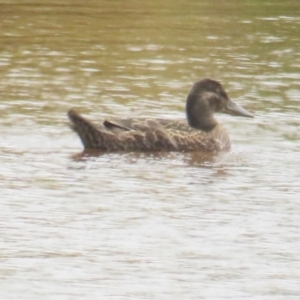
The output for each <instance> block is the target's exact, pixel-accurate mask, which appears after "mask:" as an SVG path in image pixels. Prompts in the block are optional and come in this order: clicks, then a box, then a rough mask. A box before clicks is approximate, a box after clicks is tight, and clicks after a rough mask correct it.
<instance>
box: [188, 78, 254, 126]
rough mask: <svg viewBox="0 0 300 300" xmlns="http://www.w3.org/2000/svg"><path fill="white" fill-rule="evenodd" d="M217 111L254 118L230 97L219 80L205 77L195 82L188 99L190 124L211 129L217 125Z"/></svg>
mask: <svg viewBox="0 0 300 300" xmlns="http://www.w3.org/2000/svg"><path fill="white" fill-rule="evenodd" d="M216 112H223V113H228V114H233V115H237V116H243V117H248V118H253V116H252V114H250V113H249V112H248V111H247V110H245V109H244V108H242V107H240V106H238V105H237V104H235V103H234V102H233V101H231V100H230V99H229V98H228V96H227V94H226V92H225V90H224V89H223V87H222V85H221V84H220V83H219V82H217V81H215V80H211V79H203V80H200V81H198V82H196V83H194V85H193V86H192V88H191V90H190V92H189V94H188V97H187V101H186V114H187V121H188V123H189V125H190V126H191V127H193V128H196V129H200V130H203V131H211V130H212V129H214V128H215V126H216V125H217V121H216V120H215V118H214V113H216Z"/></svg>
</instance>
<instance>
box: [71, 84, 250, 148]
mask: <svg viewBox="0 0 300 300" xmlns="http://www.w3.org/2000/svg"><path fill="white" fill-rule="evenodd" d="M215 112H225V113H230V114H235V115H240V116H245V117H252V115H251V114H250V113H249V112H247V111H246V110H245V109H243V108H241V107H239V106H237V105H236V104H235V103H234V102H232V101H231V100H230V99H229V98H228V96H227V94H226V92H225V91H224V89H223V87H222V86H221V84H220V83H218V82H217V81H214V80H211V79H203V80H201V81H198V82H196V83H195V84H194V85H193V87H192V89H191V91H190V93H189V95H188V97H187V102H186V115H187V120H168V119H159V118H158V119H147V118H129V119H117V118H115V119H111V120H105V121H104V122H103V123H102V124H101V125H100V126H98V125H95V124H94V123H92V122H90V121H88V120H86V119H85V118H84V117H82V116H81V115H79V114H78V113H77V112H76V111H75V110H73V109H71V110H70V111H69V112H68V116H69V118H70V120H71V122H72V125H71V127H72V129H73V130H74V131H75V132H77V134H78V135H79V137H80V139H81V141H82V143H83V146H84V148H85V149H97V150H100V151H107V152H116V151H136V152H145V151H209V152H216V151H225V150H229V149H230V138H229V135H228V133H227V131H226V130H225V129H224V128H222V126H221V125H219V124H218V123H217V122H216V120H215V119H214V113H215Z"/></svg>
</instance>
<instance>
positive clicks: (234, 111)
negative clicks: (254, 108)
mask: <svg viewBox="0 0 300 300" xmlns="http://www.w3.org/2000/svg"><path fill="white" fill-rule="evenodd" d="M224 112H225V113H228V114H231V115H235V116H241V117H247V118H253V115H252V114H251V113H249V111H247V110H246V109H244V108H242V107H241V106H239V105H237V104H236V103H234V102H233V101H231V100H229V101H228V102H227V105H226V108H225V111H224Z"/></svg>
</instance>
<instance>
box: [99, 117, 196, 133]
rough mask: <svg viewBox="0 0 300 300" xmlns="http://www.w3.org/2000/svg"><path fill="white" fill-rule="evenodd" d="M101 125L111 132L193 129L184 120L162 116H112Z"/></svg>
mask: <svg viewBox="0 0 300 300" xmlns="http://www.w3.org/2000/svg"><path fill="white" fill-rule="evenodd" d="M103 125H104V126H105V128H106V129H107V130H111V131H113V132H116V133H117V132H121V131H129V130H135V131H141V132H145V131H148V130H156V129H161V130H163V129H165V130H172V131H179V132H180V131H183V132H193V131H195V129H193V128H192V127H190V126H189V125H188V124H187V122H186V120H184V119H178V120H171V119H162V118H155V119H153V118H128V119H120V118H119V119H118V118H114V119H111V120H105V121H104V122H103Z"/></svg>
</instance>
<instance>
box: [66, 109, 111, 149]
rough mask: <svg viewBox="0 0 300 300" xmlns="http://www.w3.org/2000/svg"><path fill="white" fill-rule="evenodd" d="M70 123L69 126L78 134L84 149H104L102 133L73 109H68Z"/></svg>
mask: <svg viewBox="0 0 300 300" xmlns="http://www.w3.org/2000/svg"><path fill="white" fill-rule="evenodd" d="M68 117H69V119H70V121H71V122H72V124H71V125H70V127H71V128H72V129H73V130H74V131H75V132H76V133H77V134H78V135H79V137H80V139H81V142H82V144H83V146H84V148H85V149H99V150H106V149H105V147H104V145H105V143H104V141H103V138H105V137H103V133H102V132H101V131H100V130H99V129H98V128H97V127H96V126H95V125H94V124H93V123H91V122H90V121H88V120H86V119H85V118H84V117H82V116H81V115H80V114H78V113H77V112H76V111H75V110H74V109H70V110H69V111H68Z"/></svg>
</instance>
